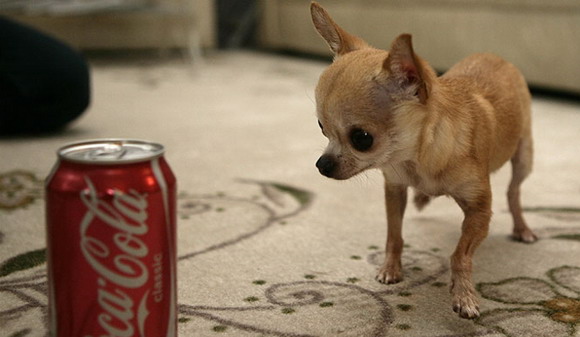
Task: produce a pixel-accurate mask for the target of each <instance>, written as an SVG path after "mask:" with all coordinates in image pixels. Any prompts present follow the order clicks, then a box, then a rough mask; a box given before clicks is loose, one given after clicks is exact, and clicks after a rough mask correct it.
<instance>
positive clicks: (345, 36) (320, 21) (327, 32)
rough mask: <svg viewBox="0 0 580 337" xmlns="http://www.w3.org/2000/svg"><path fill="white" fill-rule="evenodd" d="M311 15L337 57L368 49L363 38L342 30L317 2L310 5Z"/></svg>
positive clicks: (319, 31)
mask: <svg viewBox="0 0 580 337" xmlns="http://www.w3.org/2000/svg"><path fill="white" fill-rule="evenodd" d="M310 13H311V15H312V23H314V27H315V28H316V30H317V31H318V34H320V36H322V38H323V39H324V40H325V41H326V43H327V44H328V46H329V47H330V50H331V51H332V52H333V53H334V56H335V57H338V56H341V55H344V54H346V53H350V52H351V51H355V50H358V49H362V48H367V47H368V44H367V43H366V42H364V41H363V40H362V39H361V38H359V37H357V36H354V35H352V34H350V33H348V32H347V31H345V30H344V29H342V28H340V26H339V25H337V24H336V22H334V20H332V18H331V17H330V14H328V12H327V11H326V10H325V9H324V8H322V6H320V5H319V4H318V3H317V2H315V1H312V3H311V4H310Z"/></svg>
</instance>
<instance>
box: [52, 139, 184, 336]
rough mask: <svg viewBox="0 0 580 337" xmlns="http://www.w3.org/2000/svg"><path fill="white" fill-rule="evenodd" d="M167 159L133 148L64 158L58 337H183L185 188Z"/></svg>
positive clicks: (59, 189) (56, 261) (55, 316)
mask: <svg viewBox="0 0 580 337" xmlns="http://www.w3.org/2000/svg"><path fill="white" fill-rule="evenodd" d="M163 153H164V148H163V146H161V145H159V144H156V143H151V142H146V141H138V140H124V139H104V140H93V141H86V142H82V143H76V144H72V145H68V146H65V147H63V148H61V149H59V150H58V161H57V163H56V165H55V166H54V168H53V170H52V172H51V174H50V175H49V177H48V178H47V181H46V230H47V260H48V261H47V262H48V285H49V287H48V288H49V310H48V313H49V330H50V336H54V337H100V336H110V337H132V336H143V337H161V336H166V337H175V336H176V335H177V288H176V285H177V281H176V275H177V274H176V237H175V235H176V226H175V221H176V219H175V218H176V217H175V204H176V183H175V177H174V175H173V173H172V172H171V169H170V168H169V165H168V164H167V162H166V161H165V159H164V157H163Z"/></svg>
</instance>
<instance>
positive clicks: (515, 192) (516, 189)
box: [507, 133, 538, 243]
mask: <svg viewBox="0 0 580 337" xmlns="http://www.w3.org/2000/svg"><path fill="white" fill-rule="evenodd" d="M532 160H533V144H532V138H531V135H530V133H528V134H527V135H525V136H524V137H523V138H522V139H521V140H520V143H519V145H518V148H517V150H516V153H515V154H514V156H513V157H512V159H511V162H512V180H511V182H510V185H509V188H508V193H507V197H508V204H509V208H510V212H511V213H512V217H513V219H514V229H513V234H512V238H513V239H514V240H516V241H522V242H526V243H532V242H534V241H536V240H537V239H538V237H537V236H536V235H535V234H534V232H532V230H531V229H530V228H529V227H528V225H527V224H526V221H525V220H524V217H523V214H522V205H521V202H520V185H521V184H522V182H523V181H524V179H526V177H527V176H528V175H529V174H530V172H531V171H532Z"/></svg>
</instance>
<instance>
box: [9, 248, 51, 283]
mask: <svg viewBox="0 0 580 337" xmlns="http://www.w3.org/2000/svg"><path fill="white" fill-rule="evenodd" d="M44 262H46V249H45V248H42V249H38V250H33V251H30V252H26V253H23V254H20V255H18V256H15V257H13V258H10V259H8V260H7V261H6V262H4V263H2V265H0V277H4V276H7V275H10V274H12V273H14V272H17V271H21V270H26V269H30V268H34V267H36V266H38V265H41V264H43V263H44Z"/></svg>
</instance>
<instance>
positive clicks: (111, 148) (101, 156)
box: [86, 143, 127, 161]
mask: <svg viewBox="0 0 580 337" xmlns="http://www.w3.org/2000/svg"><path fill="white" fill-rule="evenodd" d="M125 154H127V149H126V148H125V147H124V146H123V144H122V143H115V144H106V145H105V146H103V147H102V148H98V149H95V150H92V151H88V152H87V153H86V159H89V160H94V161H99V160H115V159H121V158H123V156H125Z"/></svg>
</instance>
